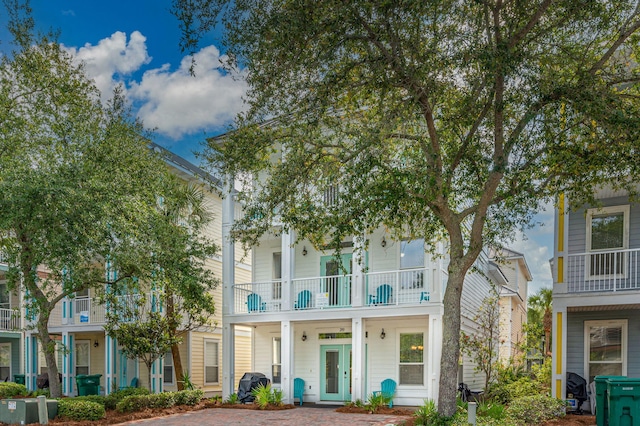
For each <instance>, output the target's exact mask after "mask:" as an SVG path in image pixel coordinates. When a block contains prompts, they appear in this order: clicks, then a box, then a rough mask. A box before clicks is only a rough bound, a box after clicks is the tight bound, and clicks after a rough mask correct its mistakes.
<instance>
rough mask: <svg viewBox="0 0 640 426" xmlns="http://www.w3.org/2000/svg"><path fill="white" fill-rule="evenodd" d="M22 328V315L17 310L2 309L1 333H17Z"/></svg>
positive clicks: (0, 315) (0, 319) (0, 310)
mask: <svg viewBox="0 0 640 426" xmlns="http://www.w3.org/2000/svg"><path fill="white" fill-rule="evenodd" d="M20 328H21V327H20V313H19V312H18V311H17V310H15V309H7V308H0V331H17V330H20Z"/></svg>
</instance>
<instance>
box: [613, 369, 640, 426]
mask: <svg viewBox="0 0 640 426" xmlns="http://www.w3.org/2000/svg"><path fill="white" fill-rule="evenodd" d="M607 399H608V400H609V402H608V404H609V426H634V425H637V424H638V422H639V421H640V379H634V378H618V379H608V380H607Z"/></svg>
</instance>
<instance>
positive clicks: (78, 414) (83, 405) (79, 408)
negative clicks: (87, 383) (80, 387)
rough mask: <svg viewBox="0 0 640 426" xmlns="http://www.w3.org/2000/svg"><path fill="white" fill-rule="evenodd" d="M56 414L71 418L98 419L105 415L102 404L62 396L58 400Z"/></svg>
mask: <svg viewBox="0 0 640 426" xmlns="http://www.w3.org/2000/svg"><path fill="white" fill-rule="evenodd" d="M58 416H60V417H66V418H68V419H71V420H78V421H80V420H100V419H102V418H104V416H105V410H104V406H103V405H101V404H99V403H97V402H92V401H88V400H82V399H81V400H78V399H77V398H63V399H60V400H58Z"/></svg>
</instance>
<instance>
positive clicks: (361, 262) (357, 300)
mask: <svg viewBox="0 0 640 426" xmlns="http://www.w3.org/2000/svg"><path fill="white" fill-rule="evenodd" d="M365 266H366V265H365V252H364V236H362V235H360V236H355V237H353V262H352V265H351V274H352V279H351V306H353V307H356V306H363V305H364V293H365V290H366V289H365V277H364V268H365ZM354 333H355V330H354Z"/></svg>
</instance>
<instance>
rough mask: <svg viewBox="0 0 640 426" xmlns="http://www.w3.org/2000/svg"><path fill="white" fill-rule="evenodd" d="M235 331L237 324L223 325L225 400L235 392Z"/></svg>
mask: <svg viewBox="0 0 640 426" xmlns="http://www.w3.org/2000/svg"><path fill="white" fill-rule="evenodd" d="M235 332H236V330H235V324H228V323H226V324H224V325H223V326H222V398H223V399H225V400H226V399H227V398H229V395H231V394H232V393H234V392H235V391H234V386H235V382H236V378H235V371H236V359H235V355H236V354H235Z"/></svg>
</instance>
